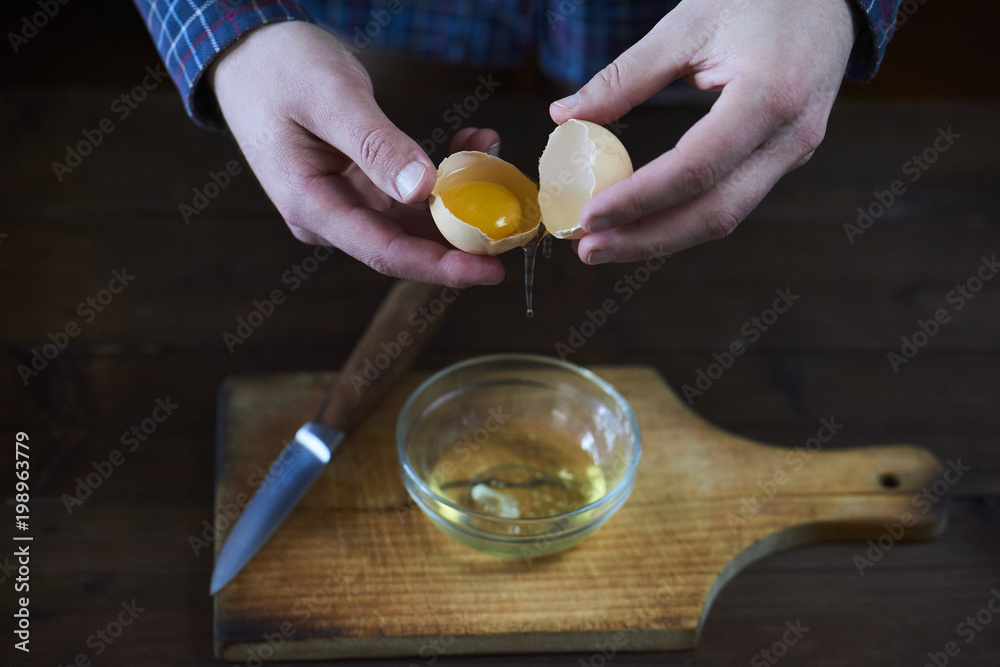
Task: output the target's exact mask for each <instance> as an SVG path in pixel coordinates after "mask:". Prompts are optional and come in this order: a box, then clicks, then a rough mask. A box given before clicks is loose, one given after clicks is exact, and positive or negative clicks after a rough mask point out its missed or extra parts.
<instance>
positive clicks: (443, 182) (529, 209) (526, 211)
mask: <svg viewBox="0 0 1000 667" xmlns="http://www.w3.org/2000/svg"><path fill="white" fill-rule="evenodd" d="M468 181H487V182H490V183H496V184H497V185H502V186H503V187H505V188H507V189H508V190H510V191H511V192H512V193H514V196H516V197H517V198H518V200H519V201H520V202H521V224H520V226H518V228H517V231H515V232H514V233H513V234H511V235H510V236H506V237H504V238H502V239H500V240H499V241H493V240H492V239H490V237H489V236H487V235H486V234H484V233H483V232H482V231H480V230H479V229H477V228H476V227H473V226H472V225H470V224H468V223H466V222H464V221H462V220H461V219H459V218H458V217H457V216H455V214H453V213H452V212H451V211H450V210H448V207H447V206H445V205H444V201H443V200H442V199H441V193H442V192H444V191H445V190H447V189H448V188H450V187H452V186H454V185H458V184H459V183H465V182H468ZM430 206H431V216H432V217H433V218H434V223H435V224H436V225H437V228H438V229H439V230H441V233H442V234H443V235H444V237H445V238H446V239H448V242H449V243H451V244H452V245H453V246H455V247H456V248H458V249H459V250H464V251H465V252H469V253H473V254H476V255H498V254H500V253H502V252H506V251H508V250H511V249H512V248H520V247H522V246H524V245H526V244H527V243H528V242H529V241H531V239H533V238H535V236H536V235H537V234H538V223H539V222H540V220H541V213H540V211H539V209H538V187H537V186H535V184H534V183H532V182H531V179H529V178H528V177H527V176H525V175H524V174H522V173H521V172H520V171H519V170H518V169H517V167H515V166H514V165H512V164H510V163H509V162H504V161H503V160H501V159H500V158H498V157H493V156H492V155H488V154H487V153H479V152H476V151H462V152H460V153H454V154H452V155H449V156H448V157H446V158H445V159H444V160H443V161H442V162H441V166H440V167H438V172H437V183H435V185H434V190H433V191H431V197H430Z"/></svg>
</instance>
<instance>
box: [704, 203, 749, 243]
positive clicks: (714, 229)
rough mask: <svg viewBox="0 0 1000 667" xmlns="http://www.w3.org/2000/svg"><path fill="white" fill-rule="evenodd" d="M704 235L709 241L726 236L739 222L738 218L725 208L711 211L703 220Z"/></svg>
mask: <svg viewBox="0 0 1000 667" xmlns="http://www.w3.org/2000/svg"><path fill="white" fill-rule="evenodd" d="M703 224H704V227H705V236H706V237H707V238H708V239H709V240H710V241H719V240H721V239H724V238H726V237H727V236H729V235H730V234H732V233H733V231H734V230H735V229H736V227H737V225H739V224H740V218H739V216H737V215H736V214H734V213H733V212H732V211H727V210H725V209H723V210H719V211H712V212H711V213H709V214H707V215H706V216H705V218H704V220H703Z"/></svg>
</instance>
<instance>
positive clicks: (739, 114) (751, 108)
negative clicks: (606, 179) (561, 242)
mask: <svg viewBox="0 0 1000 667" xmlns="http://www.w3.org/2000/svg"><path fill="white" fill-rule="evenodd" d="M773 105H774V102H773V101H772V99H771V97H770V96H769V95H767V94H765V93H764V92H763V91H762V90H761V89H760V88H759V87H758V86H756V85H754V84H753V83H752V82H751V81H749V80H735V81H733V82H731V83H730V84H729V85H727V86H726V87H725V89H724V90H723V92H722V95H720V96H719V99H718V100H716V102H715V104H714V105H713V106H712V109H711V110H710V111H709V113H708V114H707V115H706V116H704V117H703V118H702V119H701V120H699V121H698V122H697V123H695V124H694V125H693V126H692V127H691V129H689V130H688V131H687V132H686V133H685V134H684V136H683V137H681V139H680V141H678V142H677V145H676V146H675V147H674V148H673V149H671V150H669V151H667V152H666V153H664V154H663V155H661V156H660V157H658V158H656V159H655V160H653V161H652V162H650V163H649V164H647V165H646V166H644V167H642V168H641V169H639V170H638V171H636V172H635V173H634V174H632V176H630V177H629V178H626V179H625V180H623V181H620V182H618V183H615V184H614V185H612V186H610V187H608V188H606V189H605V190H602V191H601V192H599V193H597V194H596V195H595V196H594V197H593V199H591V200H590V201H589V202H587V203H586V204H585V205H584V207H583V209H582V210H581V212H580V222H581V224H582V226H583V228H584V229H585V230H587V231H595V232H596V231H601V230H602V229H608V228H609V227H616V226H619V225H623V224H627V223H630V222H632V221H634V220H638V219H639V218H642V217H644V216H647V215H650V214H652V213H655V212H656V211H659V210H662V209H665V208H669V207H671V206H675V205H677V204H680V203H681V202H684V201H687V200H689V199H692V198H694V197H697V196H699V195H700V194H702V193H704V192H706V191H708V190H710V189H711V188H712V187H713V186H715V184H716V183H718V182H719V181H720V180H722V179H723V178H725V176H726V175H727V174H728V173H729V172H730V171H731V170H732V169H733V168H734V167H735V166H736V165H738V164H740V163H742V162H743V161H744V160H746V159H747V157H748V156H749V155H750V154H751V153H752V152H753V151H754V150H756V149H757V148H758V147H759V146H761V145H762V144H763V143H764V141H765V140H767V139H768V138H769V137H771V136H773V135H774V133H775V132H776V131H778V129H779V127H780V126H781V124H782V123H783V122H785V120H786V116H785V114H783V113H775V112H774V107H773Z"/></svg>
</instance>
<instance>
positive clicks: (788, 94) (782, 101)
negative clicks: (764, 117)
mask: <svg viewBox="0 0 1000 667" xmlns="http://www.w3.org/2000/svg"><path fill="white" fill-rule="evenodd" d="M761 90H762V91H763V94H764V95H766V96H767V97H766V100H765V103H764V109H765V113H767V114H768V115H770V116H771V117H773V118H782V119H786V118H793V117H795V116H798V115H799V114H800V113H801V112H802V110H803V109H804V108H805V107H806V105H807V103H808V101H809V96H810V94H811V91H810V90H809V87H808V86H807V85H806V84H805V83H804V82H803V81H801V80H799V79H798V78H797V77H792V76H781V75H774V78H772V79H771V80H770V81H768V82H767V83H766V84H764V85H762V86H761Z"/></svg>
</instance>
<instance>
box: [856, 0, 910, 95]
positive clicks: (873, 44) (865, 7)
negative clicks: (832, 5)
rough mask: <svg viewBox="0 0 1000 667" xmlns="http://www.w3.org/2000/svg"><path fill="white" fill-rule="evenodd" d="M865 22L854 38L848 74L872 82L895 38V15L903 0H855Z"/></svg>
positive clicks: (860, 80)
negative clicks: (889, 44) (889, 45)
mask: <svg viewBox="0 0 1000 667" xmlns="http://www.w3.org/2000/svg"><path fill="white" fill-rule="evenodd" d="M852 1H853V2H854V3H855V5H856V6H857V8H858V10H859V12H858V14H859V19H861V20H862V21H863V23H864V25H863V26H862V27H861V29H860V31H859V33H858V36H857V38H856V39H855V40H854V49H853V50H852V51H851V58H850V60H849V61H848V63H847V76H848V77H849V78H851V79H853V80H854V81H859V82H862V83H864V82H866V81H871V79H872V77H874V76H875V72H877V71H878V68H879V65H881V64H882V58H883V57H884V56H885V47H886V44H888V43H889V40H890V39H891V38H892V33H893V30H894V29H895V25H896V14H897V12H898V11H899V5H900V4H901V3H902V1H903V0H852Z"/></svg>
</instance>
